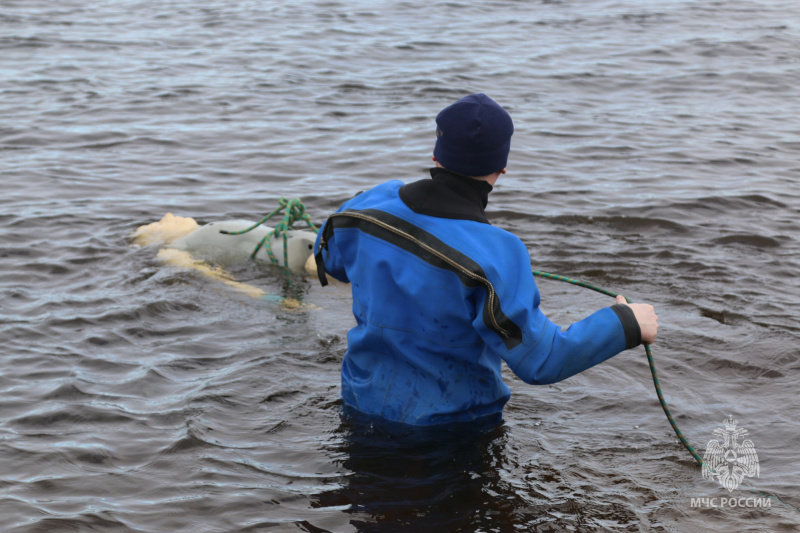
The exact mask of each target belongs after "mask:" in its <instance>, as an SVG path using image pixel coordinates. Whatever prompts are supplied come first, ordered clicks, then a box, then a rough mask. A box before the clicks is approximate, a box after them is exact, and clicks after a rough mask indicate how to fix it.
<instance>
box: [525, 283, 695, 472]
mask: <svg viewBox="0 0 800 533" xmlns="http://www.w3.org/2000/svg"><path fill="white" fill-rule="evenodd" d="M533 275H534V276H541V277H543V278H548V279H555V280H558V281H565V282H567V283H571V284H573V285H577V286H579V287H586V288H587V289H592V290H593V291H597V292H599V293H602V294H605V295H607V296H611V297H612V298H616V297H617V296H619V295H618V294H617V293H616V292H612V291H609V290H606V289H601V288H600V287H597V286H595V285H592V284H591V283H587V282H585V281H578V280H575V279H572V278H568V277H565V276H559V275H558V274H550V273H549V272H542V271H541V270H533ZM625 301H627V302H628V303H629V304H630V303H633V301H631V299H630V298H628V297H627V296H626V297H625ZM644 351H645V353H646V354H647V362H648V364H649V365H650V373H651V374H652V375H653V384H654V385H655V387H656V394H657V395H658V401H659V402H661V408H662V409H664V414H666V415H667V420H669V423H670V425H671V426H672V429H674V430H675V434H676V435H677V436H678V438H679V439H680V441H681V442H682V443H683V445H684V446H685V447H686V449H687V450H689V453H691V454H692V457H694V459H695V461H697V464H698V465H700V467H701V468H702V467H703V464H704V462H703V459H702V457H700V455H699V454H698V453H697V452H696V451H695V450H694V448H693V447H692V445H691V444H689V441H688V440H687V439H686V437H684V436H683V433H682V432H681V430H680V428H679V427H678V424H677V422H675V419H674V418H673V417H672V413H671V412H670V410H669V406H667V401H666V400H665V399H664V394H663V393H662V392H661V385H660V384H659V382H658V372H656V363H655V361H654V360H653V352H652V351H651V350H650V345H649V344H646V343H645V344H644Z"/></svg>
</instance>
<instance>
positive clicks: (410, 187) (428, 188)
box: [400, 167, 492, 224]
mask: <svg viewBox="0 0 800 533" xmlns="http://www.w3.org/2000/svg"><path fill="white" fill-rule="evenodd" d="M430 172H431V178H432V179H424V180H420V181H415V182H413V183H409V184H407V185H403V186H402V187H400V199H401V200H403V203H405V204H406V205H407V206H408V207H409V208H410V209H411V210H412V211H414V212H415V213H420V214H422V215H431V216H434V217H440V218H458V219H464V220H475V221H477V222H483V223H484V224H488V223H489V220H488V219H487V218H486V213H485V212H484V209H486V204H487V203H488V202H489V193H490V192H491V191H492V186H491V185H490V184H489V183H487V182H485V181H481V180H476V179H473V178H470V177H469V176H464V175H462V174H458V173H456V172H453V171H451V170H447V169H446V168H441V167H435V168H432V169H431V170H430Z"/></svg>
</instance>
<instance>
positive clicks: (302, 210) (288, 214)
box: [219, 196, 319, 285]
mask: <svg viewBox="0 0 800 533" xmlns="http://www.w3.org/2000/svg"><path fill="white" fill-rule="evenodd" d="M281 211H284V213H283V218H282V219H281V221H280V222H278V223H277V224H275V228H273V230H272V231H270V232H269V233H267V234H266V235H265V236H264V238H263V239H261V240H260V241H259V242H258V244H256V247H255V249H253V253H251V254H250V259H255V257H256V254H257V253H258V251H259V250H260V249H261V247H262V246H264V243H266V242H267V240H271V239H273V238H275V239H277V238H278V237H281V236H283V271H284V272H285V273H286V279H287V280H288V281H289V284H290V285H293V283H292V273H291V271H290V270H289V245H288V239H287V236H288V232H289V230H291V229H293V226H294V223H295V222H298V221H301V220H302V221H304V222H305V223H306V224H307V225H308V227H309V228H311V230H312V231H313V232H314V233H317V232H318V231H319V230H318V229H317V227H316V226H315V225H314V224H313V223H312V222H311V217H310V216H308V213H306V206H305V205H303V202H301V201H300V198H292V199H288V198H285V197H283V196H281V197H280V199H279V200H278V207H276V208H275V209H273V210H272V211H271V212H270V213H269V214H267V215H266V216H265V217H264V218H262V219H261V220H259V221H258V222H256V223H255V224H253V225H252V226H250V227H249V228H247V229H243V230H240V231H225V230H220V231H219V232H220V233H222V234H225V235H242V234H243V233H247V232H248V231H252V230H254V229H256V228H257V227H259V226H260V225H261V224H263V223H264V222H266V221H268V220H269V219H271V218H272V217H274V216H275V215H277V214H278V213H280V212H281ZM265 249H266V251H267V255H269V259H270V261H272V264H273V265H278V264H279V263H278V259H277V258H276V257H275V254H273V253H272V246H266V247H265Z"/></svg>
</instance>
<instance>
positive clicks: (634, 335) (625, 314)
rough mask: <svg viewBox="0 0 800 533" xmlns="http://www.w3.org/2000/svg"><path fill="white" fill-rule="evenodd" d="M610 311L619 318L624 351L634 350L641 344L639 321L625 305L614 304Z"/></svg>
mask: <svg viewBox="0 0 800 533" xmlns="http://www.w3.org/2000/svg"><path fill="white" fill-rule="evenodd" d="M611 309H612V310H613V311H614V312H615V313H616V314H617V317H619V321H620V322H621V323H622V329H623V330H624V331H625V349H626V350H630V349H631V348H636V347H637V346H639V345H640V344H641V343H642V330H641V328H639V321H637V320H636V315H634V314H633V309H631V308H630V307H629V306H627V305H625V304H614V305H612V306H611Z"/></svg>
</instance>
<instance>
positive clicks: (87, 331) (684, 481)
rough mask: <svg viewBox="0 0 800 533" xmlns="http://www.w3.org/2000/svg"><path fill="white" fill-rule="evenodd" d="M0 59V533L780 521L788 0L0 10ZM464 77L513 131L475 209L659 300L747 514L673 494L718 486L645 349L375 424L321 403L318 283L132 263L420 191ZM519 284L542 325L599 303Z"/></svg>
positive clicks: (789, 391)
mask: <svg viewBox="0 0 800 533" xmlns="http://www.w3.org/2000/svg"><path fill="white" fill-rule="evenodd" d="M0 73H1V74H2V75H1V76H0V110H2V112H1V113H0V157H2V166H0V172H2V177H1V182H0V191H2V194H1V195H0V206H1V207H0V235H1V236H2V240H0V258H2V259H1V260H2V270H0V294H1V299H0V302H2V303H0V345H2V351H1V352H0V531H3V532H14V533H20V532H26V533H27V532H50V531H57V532H62V531H65V532H69V531H79V532H83V531H103V532H199V531H201V532H240V531H241V532H245V531H248V532H249V531H252V532H255V531H306V532H321V531H336V532H340V531H341V532H351V531H412V532H418V531H419V532H422V531H424V532H427V531H433V532H436V533H444V532H447V531H483V532H488V531H500V532H506V531H670V532H672V531H687V532H702V531H723V530H724V531H769V532H774V531H800V525H798V524H800V511H797V510H796V509H795V508H796V507H800V466H799V463H800V451H799V450H798V442H800V422H798V415H797V413H798V412H800V398H798V380H797V374H798V371H799V370H800V348H798V346H799V345H800V343H799V342H798V341H800V326H799V325H798V322H797V310H798V304H800V284H798V275H800V255H799V254H800V243H798V235H800V217H799V216H798V215H800V127H799V126H798V117H800V97H798V96H799V95H798V87H800V4H798V3H797V2H794V1H788V0H784V1H780V0H775V1H764V2H755V1H748V0H721V1H717V2H690V1H688V0H676V1H671V0H666V1H658V2H656V1H652V0H644V1H642V0H620V1H603V0H601V1H590V0H577V1H567V0H564V1H544V2H525V1H505V2H418V1H410V2H387V1H375V2H368V1H366V0H362V1H354V2H335V1H329V2H323V1H298V2H274V1H245V0H233V1H228V2H218V1H216V0H208V1H193V2H190V1H188V0H174V1H167V2H157V1H154V0H108V1H101V2H95V3H89V2H83V1H80V2H79V1H77V0H62V1H60V2H50V1H45V0H4V1H3V2H2V5H0ZM477 91H482V92H486V93H488V94H489V95H491V96H492V97H493V98H494V99H496V100H497V101H498V102H500V103H501V104H503V105H504V106H505V107H506V108H507V109H508V110H509V112H510V113H511V114H512V116H513V118H514V120H515V124H516V133H515V135H514V138H513V143H512V154H511V160H510V163H509V173H508V174H507V175H506V176H504V177H503V178H501V180H500V182H499V183H498V186H497V188H496V189H495V192H494V193H492V195H491V199H490V207H489V215H490V219H491V220H492V222H493V223H494V224H496V225H499V226H501V227H504V228H507V229H509V230H511V231H513V232H514V233H516V234H517V235H519V236H520V237H521V238H522V240H523V241H524V242H525V243H526V244H527V246H528V247H529V249H530V252H531V257H532V261H533V265H534V266H535V267H536V268H539V269H542V270H547V271H551V272H557V273H562V274H565V275H569V276H572V277H577V278H581V279H585V280H587V281H590V282H593V283H595V284H597V285H600V286H604V287H608V288H610V289H612V290H617V291H620V292H624V293H626V294H627V295H629V296H631V297H632V298H634V299H636V300H646V301H649V302H652V303H654V304H655V305H656V306H657V310H658V313H659V317H660V322H661V328H660V331H659V339H658V342H657V343H656V345H654V352H655V357H656V362H657V363H658V365H659V370H660V379H661V381H662V385H663V387H664V390H665V394H666V396H667V399H668V401H669V402H670V404H671V407H672V409H673V412H674V413H675V414H676V416H677V420H678V422H679V424H680V425H681V428H682V429H683V431H684V433H685V434H686V435H687V436H688V437H689V439H690V440H691V441H692V442H693V443H694V444H695V446H697V447H698V448H700V449H701V450H703V449H704V448H705V447H706V444H707V443H708V442H709V440H711V439H712V438H713V430H714V428H717V427H720V426H721V425H722V421H723V419H725V418H726V417H727V416H728V415H729V414H733V415H734V416H735V417H736V418H737V419H738V420H739V424H740V426H741V427H744V428H746V429H747V430H748V431H749V436H750V437H751V438H752V440H753V442H754V445H755V448H756V450H757V452H758V456H759V459H760V477H758V478H751V479H748V480H747V482H746V483H745V485H746V487H740V488H739V489H737V490H736V491H734V492H733V493H732V494H730V496H736V497H756V496H759V495H760V494H767V495H768V496H769V497H771V498H772V499H771V500H770V502H771V507H770V508H767V509H764V508H759V509H753V508H750V509H748V508H738V507H737V508H730V507H727V508H717V509H713V508H711V509H709V508H696V507H692V505H691V499H692V498H722V497H728V496H729V493H728V492H727V491H726V490H725V489H723V488H722V487H720V486H719V485H718V484H717V483H716V482H713V481H711V480H707V479H703V478H702V477H701V475H700V471H699V469H698V468H697V466H696V465H695V464H694V462H693V460H692V458H691V456H690V455H689V454H688V453H687V452H686V451H685V450H684V449H683V448H682V447H681V446H680V444H679V443H678V442H677V439H676V438H675V436H674V434H672V431H671V429H670V427H669V425H668V423H667V421H666V419H665V417H664V415H663V413H662V412H661V409H660V407H659V405H658V403H657V401H656V398H655V393H654V391H653V388H652V383H651V378H650V375H649V371H648V368H647V364H646V360H645V357H644V353H643V352H642V351H640V350H635V351H630V352H625V353H624V354H621V355H620V356H618V357H616V358H614V359H612V360H611V361H609V362H608V363H606V364H603V365H601V366H599V367H597V368H594V369H592V370H590V371H588V372H585V373H584V374H582V375H579V376H576V377H574V378H571V379H569V380H567V381H565V382H561V383H558V384H556V385H552V386H545V387H531V386H527V385H525V384H523V383H522V382H520V381H519V380H516V379H515V378H514V377H513V376H512V375H511V373H510V372H508V373H507V378H508V381H509V383H510V384H511V387H512V399H511V401H510V403H509V405H508V407H507V409H506V413H505V421H504V423H503V424H502V425H501V426H499V427H489V428H475V427H471V428H453V429H451V430H449V431H448V432H441V433H440V434H436V435H430V434H421V435H419V434H418V435H408V434H403V433H402V432H400V433H401V434H397V428H383V427H380V426H369V425H364V424H359V423H356V422H355V421H350V420H348V419H343V418H342V417H341V416H340V408H341V405H340V401H339V365H340V361H341V358H342V355H343V353H344V350H345V340H344V339H345V334H346V332H347V329H348V328H349V327H350V325H351V323H352V318H351V315H350V313H349V306H350V302H349V294H348V293H347V290H346V289H343V288H336V287H332V288H326V289H322V288H320V287H319V286H318V285H317V284H315V283H314V282H313V280H305V281H304V280H302V279H298V280H297V283H298V286H299V288H300V290H301V291H302V293H303V295H304V299H305V301H306V302H307V303H311V304H314V305H315V306H316V307H317V308H311V309H308V308H306V309H302V310H291V309H285V308H284V307H282V306H280V305H279V304H277V303H274V302H271V301H264V300H258V299H252V298H250V297H248V296H246V295H243V294H240V293H238V292H235V291H233V290H231V289H229V288H228V287H226V286H224V285H222V284H219V283H216V282H214V281H212V280H209V279H207V278H203V277H200V276H198V275H196V274H194V273H192V272H186V271H182V270H180V269H177V268H174V267H165V266H162V265H160V264H159V263H158V261H157V260H156V249H155V248H152V247H145V248H136V247H134V246H132V245H131V241H130V239H129V235H130V233H131V232H132V231H133V230H134V229H135V228H136V227H137V226H139V225H142V224H146V223H149V222H153V221H155V220H158V219H160V218H161V217H162V216H163V215H164V214H165V213H166V212H173V213H174V214H176V215H182V216H191V217H195V218H197V219H198V220H199V221H200V222H209V221H214V220H222V219H227V218H240V217H243V218H251V219H255V218H257V217H259V216H261V215H262V214H264V213H266V212H268V211H270V210H271V209H273V208H274V207H276V205H277V201H278V198H279V197H280V196H290V197H297V196H299V197H302V198H303V200H304V202H305V203H306V205H307V207H308V209H309V211H310V212H311V214H312V216H313V218H314V219H315V220H316V221H317V222H321V221H322V220H323V219H324V217H325V215H326V214H327V213H328V212H330V211H332V210H333V209H335V208H336V207H337V206H338V205H339V204H340V203H341V202H342V201H344V200H345V199H346V198H348V197H350V196H351V195H352V194H353V193H354V192H356V191H358V190H362V189H364V188H366V187H369V186H371V185H374V184H377V183H379V182H381V181H383V180H385V179H390V178H400V179H403V180H406V181H411V180H414V179H418V178H420V177H423V176H424V173H425V169H426V168H427V167H428V166H429V165H430V164H431V162H430V152H431V150H432V147H433V142H434V134H433V132H434V122H433V117H434V116H435V114H436V112H438V111H439V110H440V109H441V108H442V107H444V106H445V105H447V104H449V103H451V102H452V101H454V100H456V99H458V98H460V97H462V96H464V95H465V94H468V93H470V92H477ZM231 270H232V272H233V274H234V275H235V277H236V279H238V280H240V281H246V282H248V283H251V284H253V285H256V286H258V287H260V288H262V289H264V290H266V291H268V292H270V293H274V294H287V293H289V292H291V291H290V289H289V288H288V287H287V286H286V284H285V282H284V279H283V275H282V273H281V272H280V271H279V270H277V269H274V268H272V267H270V266H268V265H261V264H250V263H246V262H245V263H242V264H239V265H234V266H232V267H231ZM538 283H539V286H540V288H541V290H542V293H543V307H544V309H545V310H546V311H547V312H548V314H549V315H550V317H551V318H552V319H553V320H554V321H556V322H557V323H559V324H563V325H568V324H569V323H571V322H572V321H575V320H578V319H580V318H582V317H583V316H585V315H586V314H588V313H589V312H591V311H593V310H594V309H596V308H597V307H599V306H603V305H610V304H611V303H612V302H611V301H610V299H608V298H607V297H604V296H601V295H598V294H596V293H591V292H589V291H586V290H583V289H579V288H574V287H571V286H568V285H565V284H560V283H558V282H552V281H539V282H538Z"/></svg>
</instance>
